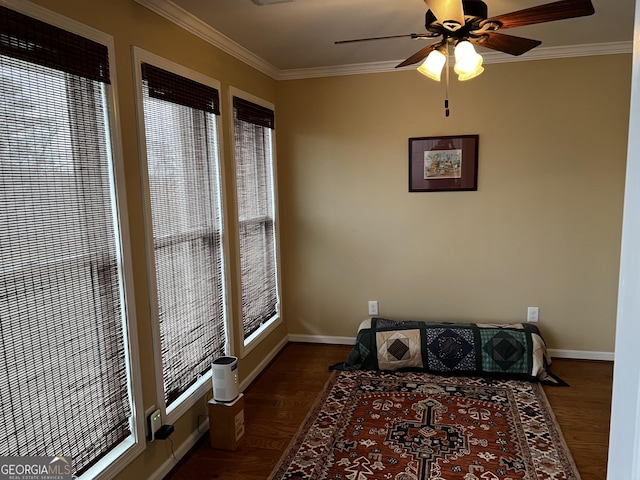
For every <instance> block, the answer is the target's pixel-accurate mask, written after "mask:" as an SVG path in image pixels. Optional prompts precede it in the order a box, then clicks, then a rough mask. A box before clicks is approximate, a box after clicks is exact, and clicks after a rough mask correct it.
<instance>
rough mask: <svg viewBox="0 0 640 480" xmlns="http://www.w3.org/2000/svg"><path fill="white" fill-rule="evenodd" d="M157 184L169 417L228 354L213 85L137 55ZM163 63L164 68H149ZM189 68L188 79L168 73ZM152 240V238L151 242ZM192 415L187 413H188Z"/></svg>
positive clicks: (151, 179) (155, 223)
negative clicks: (219, 358)
mask: <svg viewBox="0 0 640 480" xmlns="http://www.w3.org/2000/svg"><path fill="white" fill-rule="evenodd" d="M137 58H139V59H140V60H141V61H140V71H141V78H142V106H143V112H144V137H145V144H146V163H147V168H146V170H147V180H148V185H149V199H150V201H149V207H150V208H149V210H150V217H151V222H150V223H151V226H150V232H151V233H152V237H153V249H152V263H153V265H154V267H155V272H154V273H155V275H154V276H155V282H154V285H153V287H152V291H153V292H154V294H155V298H156V302H155V304H156V305H157V317H158V326H159V335H158V337H159V338H158V341H159V344H160V345H159V346H160V352H161V359H160V360H161V361H160V363H161V365H162V380H163V389H162V394H163V395H164V403H165V406H166V408H167V409H168V410H169V412H172V411H175V408H177V407H178V406H180V405H184V403H183V402H185V401H186V400H187V399H190V401H191V402H192V401H193V400H194V399H193V397H194V395H191V393H192V391H193V390H192V389H193V388H198V387H201V386H202V385H203V384H206V385H207V386H209V385H210V383H205V380H206V379H208V378H210V375H211V363H212V361H213V360H215V359H216V358H217V357H219V356H222V355H225V354H227V351H228V349H229V348H228V341H227V339H228V335H227V330H226V312H225V308H226V302H225V284H224V281H225V277H224V262H223V259H224V256H223V236H222V215H221V195H220V171H219V168H220V165H219V154H218V130H219V125H218V121H219V114H220V110H219V95H218V90H217V89H216V88H215V86H216V84H215V82H214V81H212V80H210V79H207V78H206V77H204V78H203V77H199V79H198V81H195V80H193V79H192V78H189V77H188V76H187V75H191V76H193V75H195V73H193V72H189V71H187V70H186V69H183V68H181V67H178V66H176V65H173V64H170V63H169V62H166V61H163V60H162V59H158V58H157V57H155V56H152V55H151V54H148V53H146V52H142V51H140V50H137ZM151 61H154V62H156V64H157V62H160V63H162V68H160V67H158V66H155V65H154V64H152V63H150V62H151ZM169 69H173V70H180V74H177V73H174V72H172V71H169ZM150 236H151V235H150ZM183 408H184V407H183Z"/></svg>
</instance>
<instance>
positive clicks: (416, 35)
mask: <svg viewBox="0 0 640 480" xmlns="http://www.w3.org/2000/svg"><path fill="white" fill-rule="evenodd" d="M433 36H434V34H431V33H408V34H406V35H388V36H386V37H369V38H355V39H353V40H338V41H337V42H334V43H335V44H336V45H339V44H341V43H355V42H368V41H370V40H387V39H389V38H431V37H433Z"/></svg>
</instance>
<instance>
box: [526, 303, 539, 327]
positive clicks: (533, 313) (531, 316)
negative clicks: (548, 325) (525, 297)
mask: <svg viewBox="0 0 640 480" xmlns="http://www.w3.org/2000/svg"><path fill="white" fill-rule="evenodd" d="M538 313H539V310H538V307H528V308H527V322H529V323H537V322H538Z"/></svg>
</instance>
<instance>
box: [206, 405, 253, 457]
mask: <svg viewBox="0 0 640 480" xmlns="http://www.w3.org/2000/svg"><path fill="white" fill-rule="evenodd" d="M242 437H244V395H243V394H242V393H241V394H240V395H238V398H236V399H235V400H233V401H232V402H217V401H215V400H209V442H210V443H211V447H212V448H219V449H221V450H235V449H236V447H237V446H238V443H240V440H242Z"/></svg>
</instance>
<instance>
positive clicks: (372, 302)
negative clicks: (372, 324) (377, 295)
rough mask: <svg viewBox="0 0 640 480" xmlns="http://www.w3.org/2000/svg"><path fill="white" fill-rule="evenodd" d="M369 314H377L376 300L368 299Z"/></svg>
mask: <svg viewBox="0 0 640 480" xmlns="http://www.w3.org/2000/svg"><path fill="white" fill-rule="evenodd" d="M369 315H378V301H377V300H369Z"/></svg>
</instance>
